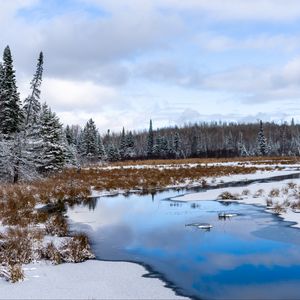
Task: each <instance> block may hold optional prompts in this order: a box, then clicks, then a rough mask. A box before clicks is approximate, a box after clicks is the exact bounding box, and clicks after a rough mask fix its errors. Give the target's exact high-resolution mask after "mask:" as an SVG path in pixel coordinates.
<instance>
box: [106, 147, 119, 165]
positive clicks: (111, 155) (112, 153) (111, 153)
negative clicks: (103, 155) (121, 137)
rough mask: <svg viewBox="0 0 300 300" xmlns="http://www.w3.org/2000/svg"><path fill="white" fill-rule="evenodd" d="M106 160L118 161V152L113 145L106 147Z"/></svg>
mask: <svg viewBox="0 0 300 300" xmlns="http://www.w3.org/2000/svg"><path fill="white" fill-rule="evenodd" d="M107 158H108V160H109V161H118V160H120V153H119V150H118V148H117V147H115V146H114V145H113V144H110V145H109V146H108V150H107Z"/></svg>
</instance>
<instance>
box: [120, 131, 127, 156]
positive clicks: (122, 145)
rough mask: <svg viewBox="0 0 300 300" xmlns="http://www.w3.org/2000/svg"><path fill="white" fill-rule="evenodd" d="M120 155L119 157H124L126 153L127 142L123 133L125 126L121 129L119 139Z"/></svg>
mask: <svg viewBox="0 0 300 300" xmlns="http://www.w3.org/2000/svg"><path fill="white" fill-rule="evenodd" d="M119 149H120V157H121V159H125V158H126V153H127V143H126V135H125V128H124V127H123V129H122V134H121V139H120V147H119Z"/></svg>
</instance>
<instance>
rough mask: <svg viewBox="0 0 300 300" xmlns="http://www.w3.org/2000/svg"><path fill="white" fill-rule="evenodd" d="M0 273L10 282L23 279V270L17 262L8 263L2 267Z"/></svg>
mask: <svg viewBox="0 0 300 300" xmlns="http://www.w3.org/2000/svg"><path fill="white" fill-rule="evenodd" d="M0 275H1V276H2V277H4V278H5V279H6V280H7V281H10V282H12V283H16V282H18V281H22V280H23V279H24V272H23V270H22V266H21V265H19V264H13V265H8V266H6V267H4V268H2V270H1V272H0Z"/></svg>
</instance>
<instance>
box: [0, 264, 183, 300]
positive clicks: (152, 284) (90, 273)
mask: <svg viewBox="0 0 300 300" xmlns="http://www.w3.org/2000/svg"><path fill="white" fill-rule="evenodd" d="M24 270H25V278H26V279H25V280H24V281H23V282H18V283H16V284H14V285H13V286H12V285H11V284H10V283H8V282H4V281H0V298H1V299H183V297H182V296H177V295H176V294H175V293H174V292H173V291H172V290H171V289H169V288H167V287H165V285H164V283H163V282H162V281H161V280H159V279H157V278H147V277H144V276H145V275H146V274H147V271H146V270H145V269H144V268H143V267H142V266H140V265H138V264H134V263H126V262H104V261H97V260H89V261H86V262H83V263H80V264H71V263H70V264H62V265H58V266H53V265H51V264H49V263H46V262H39V263H31V264H28V265H26V267H25V268H24Z"/></svg>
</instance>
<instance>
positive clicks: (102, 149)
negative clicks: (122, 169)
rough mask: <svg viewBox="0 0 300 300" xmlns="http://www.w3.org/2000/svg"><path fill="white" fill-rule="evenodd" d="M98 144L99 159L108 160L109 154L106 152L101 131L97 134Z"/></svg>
mask: <svg viewBox="0 0 300 300" xmlns="http://www.w3.org/2000/svg"><path fill="white" fill-rule="evenodd" d="M97 146H98V157H99V159H100V160H106V159H107V154H106V151H105V147H104V145H103V142H102V138H101V136H100V134H99V133H98V135H97Z"/></svg>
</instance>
